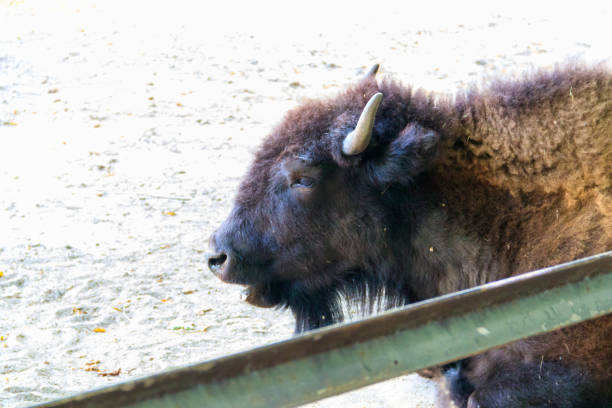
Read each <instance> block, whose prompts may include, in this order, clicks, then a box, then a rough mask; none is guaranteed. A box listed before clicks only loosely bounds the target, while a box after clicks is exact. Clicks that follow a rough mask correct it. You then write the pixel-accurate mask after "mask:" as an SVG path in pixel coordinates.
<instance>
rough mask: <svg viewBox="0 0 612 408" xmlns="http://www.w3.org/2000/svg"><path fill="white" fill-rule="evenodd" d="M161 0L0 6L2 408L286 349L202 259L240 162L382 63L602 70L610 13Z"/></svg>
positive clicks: (268, 320) (432, 72) (424, 398)
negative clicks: (282, 125) (296, 109)
mask: <svg viewBox="0 0 612 408" xmlns="http://www.w3.org/2000/svg"><path fill="white" fill-rule="evenodd" d="M170 3H171V2H163V4H162V2H144V1H132V2H120V1H116V0H107V1H95V0H94V1H85V0H81V1H78V0H56V1H44V0H31V1H29V0H23V1H17V0H15V1H9V0H0V407H23V406H29V405H32V404H34V403H40V402H44V401H48V400H51V399H56V398H59V397H63V396H67V395H70V394H74V393H78V392H82V391H85V390H87V389H90V388H93V387H100V386H104V385H108V384H111V383H115V382H118V381H122V380H127V379H129V378H132V377H137V376H143V375H147V374H151V373H154V372H156V371H160V370H163V369H167V368H171V367H176V366H180V365H184V364H188V363H195V362H198V361H202V360H206V359H209V358H212V357H216V356H220V355H223V354H227V353H230V352H235V351H239V350H244V349H247V348H250V347H253V346H257V345H263V344H266V343H270V342H273V341H277V340H280V339H284V338H287V337H288V336H290V335H291V332H292V325H293V322H292V318H291V316H290V314H289V313H288V312H286V311H273V310H268V309H265V310H263V309H257V308H254V307H251V306H249V305H247V304H246V303H244V302H242V301H241V293H240V292H241V289H240V288H239V287H233V286H231V285H226V284H222V283H221V282H219V281H218V280H217V279H216V278H214V277H213V276H212V275H211V274H210V273H209V272H208V271H207V269H206V267H205V261H204V252H205V251H206V249H207V241H208V236H209V235H210V233H211V232H212V231H213V230H214V229H215V228H216V226H217V225H218V224H219V223H220V222H221V220H222V219H223V218H224V216H225V215H226V213H227V212H228V211H229V208H230V206H231V201H232V196H233V194H234V191H235V189H236V186H237V184H238V182H239V180H240V176H241V174H242V173H243V172H244V171H245V168H246V166H247V165H248V163H249V161H250V157H251V155H252V153H253V151H254V150H255V149H256V147H257V145H258V144H259V142H260V141H261V140H262V138H263V137H264V136H265V134H266V132H267V131H268V130H269V129H270V128H271V127H272V126H273V125H274V124H275V123H276V122H277V121H278V120H280V118H281V116H282V115H283V113H284V112H285V111H287V109H289V108H291V107H293V106H295V105H296V104H297V103H299V101H300V100H301V99H302V98H305V97H319V96H325V95H332V94H334V93H335V92H337V91H338V90H340V89H342V88H343V87H344V86H345V85H347V84H349V83H351V82H353V81H354V80H356V79H357V78H359V77H360V76H361V75H362V74H363V73H364V72H365V71H366V70H367V69H368V68H369V67H370V66H371V65H372V64H373V63H376V62H377V63H380V64H381V66H382V69H381V73H382V75H388V76H392V77H394V78H397V79H401V80H402V81H403V82H405V83H410V84H414V85H417V86H422V87H424V88H426V89H429V90H432V91H437V92H443V93H454V92H456V91H457V90H461V89H464V88H465V87H466V86H469V85H470V84H474V83H475V84H479V83H481V82H482V81H483V80H485V79H486V78H489V77H491V76H504V75H506V76H512V75H516V74H517V73H519V72H522V71H525V70H531V69H533V68H535V67H551V66H553V65H554V63H556V62H559V61H563V60H566V59H567V58H579V59H582V60H585V61H607V62H608V63H609V62H610V61H611V60H610V58H611V56H612V49H611V48H610V43H609V41H610V38H612V28H611V26H610V24H609V22H610V21H612V13H611V8H612V6H609V5H608V4H609V2H604V1H602V2H588V1H587V2H581V3H580V10H576V9H575V7H573V8H571V9H570V7H569V6H568V7H567V9H564V8H563V7H561V6H559V5H558V4H555V6H554V7H555V8H554V9H552V10H549V9H548V7H547V6H546V5H542V6H538V7H539V8H537V7H536V6H535V4H531V3H535V2H519V3H518V4H517V3H516V2H514V3H512V6H510V5H506V6H501V8H500V7H498V8H497V9H496V8H494V6H488V5H485V4H480V3H476V2H467V3H466V2H460V3H461V5H457V6H452V7H450V6H448V5H446V4H445V3H443V2H434V3H430V4H429V5H428V6H426V7H422V6H420V7H419V8H418V9H414V8H411V7H410V6H409V4H410V3H412V2H402V3H405V4H403V5H398V4H395V2H385V1H380V2H375V3H371V2H363V3H360V2H352V3H350V6H349V5H348V4H344V3H337V4H336V3H334V4H328V3H331V2H322V1H314V2H307V3H308V6H307V8H306V6H302V5H300V6H298V5H295V4H286V3H290V2H269V3H266V2H263V3H262V2H252V3H257V4H252V3H246V2H245V3H240V2H228V4H225V5H221V6H219V5H216V6H214V7H211V6H204V4H207V3H204V2H178V3H172V4H170ZM534 7H535V8H534ZM521 10H522V11H521ZM525 10H528V12H525ZM434 394H435V392H434V387H433V385H432V384H431V383H430V382H428V381H426V380H424V379H421V378H420V377H418V376H415V375H411V376H406V377H402V378H399V379H396V380H393V381H390V382H386V383H383V384H379V385H375V386H371V387H368V388H365V389H362V390H359V391H356V392H352V393H348V394H345V395H342V396H339V397H334V398H330V399H328V400H325V401H321V402H318V403H314V404H311V405H309V407H313V408H314V407H320V408H322V407H337V406H351V407H352V406H356V407H400V406H401V407H423V408H424V407H432V406H433V404H434V402H433V401H434Z"/></svg>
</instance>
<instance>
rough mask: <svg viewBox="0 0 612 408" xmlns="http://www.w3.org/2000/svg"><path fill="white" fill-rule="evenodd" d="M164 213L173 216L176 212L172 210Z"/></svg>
mask: <svg viewBox="0 0 612 408" xmlns="http://www.w3.org/2000/svg"><path fill="white" fill-rule="evenodd" d="M165 214H166V215H169V216H170V217H174V216H175V215H176V212H174V211H166V212H165Z"/></svg>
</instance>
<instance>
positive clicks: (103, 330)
mask: <svg viewBox="0 0 612 408" xmlns="http://www.w3.org/2000/svg"><path fill="white" fill-rule="evenodd" d="M93 331H94V333H105V332H106V329H103V328H102V327H96V328H95V329H93Z"/></svg>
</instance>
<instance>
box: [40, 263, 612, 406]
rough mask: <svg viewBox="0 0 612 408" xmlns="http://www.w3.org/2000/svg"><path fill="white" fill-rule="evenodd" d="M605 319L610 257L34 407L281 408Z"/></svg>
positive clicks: (609, 304)
mask: <svg viewBox="0 0 612 408" xmlns="http://www.w3.org/2000/svg"><path fill="white" fill-rule="evenodd" d="M611 312H612V252H607V253H603V254H600V255H596V256H593V257H590V258H585V259H582V260H579V261H574V262H570V263H567V264H563V265H559V266H555V267H551V268H547V269H542V270H539V271H535V272H531V273H528V274H525V275H521V276H517V277H513V278H510V279H505V280H502V281H498V282H493V283H490V284H487V285H483V286H479V287H476V288H473V289H469V290H465V291H461V292H457V293H453V294H450V295H447V296H442V297H439V298H436V299H433V300H429V301H425V302H420V303H417V304H413V305H410V306H408V307H405V308H402V309H398V310H394V311H389V312H386V313H383V314H381V315H378V316H375V317H372V318H367V319H365V320H361V321H358V322H353V323H348V324H343V325H339V326H335V327H329V328H324V329H321V330H317V331H313V332H310V333H307V334H305V335H303V336H300V337H296V338H293V339H290V340H287V341H283V342H279V343H275V344H271V345H269V346H265V347H260V348H256V349H253V350H249V351H245V352H242V353H238V354H234V355H230V356H226V357H222V358H218V359H215V360H210V361H206V362H203V363H200V364H195V365H190V366H186V367H183V368H179V369H175V370H171V371H167V372H162V373H160V374H157V375H153V376H150V377H145V378H141V379H137V380H133V381H127V382H123V383H120V384H117V385H114V386H110V387H106V388H101V389H98V390H94V391H91V392H88V393H84V394H80V395H76V396H73V397H70V398H66V399H63V400H58V401H54V402H51V403H47V404H43V405H39V406H38V407H49V408H50V407H55V408H68V407H79V408H81V407H92V408H94V407H95V408H102V407H112V408H120V407H133V408H136V407H138V408H145V407H146V408H153V407H160V408H162V407H163V408H167V407H181V408H191V407H193V408H196V407H197V408H201V407H240V408H243V407H266V408H269V407H288V406H296V405H300V404H304V403H307V402H311V401H316V400H319V399H322V398H325V397H329V396H332V395H336V394H340V393H343V392H346V391H349V390H352V389H355V388H359V387H363V386H365V385H368V384H372V383H376V382H379V381H383V380H386V379H389V378H392V377H397V376H400V375H402V374H406V373H409V372H413V371H415V370H418V369H421V368H425V367H430V366H434V365H438V364H442V363H446V362H450V361H453V360H457V359H460V358H463V357H466V356H469V355H473V354H476V353H479V352H482V351H484V350H487V349H489V348H492V347H495V346H499V345H502V344H505V343H508V342H511V341H513V340H517V339H520V338H523V337H528V336H531V335H534V334H538V333H544V332H547V331H551V330H554V329H557V328H560V327H563V326H568V325H571V324H574V323H578V322H581V321H584V320H588V319H591V318H595V317H598V316H602V315H605V314H607V313H611Z"/></svg>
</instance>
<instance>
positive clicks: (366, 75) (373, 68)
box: [363, 64, 380, 79]
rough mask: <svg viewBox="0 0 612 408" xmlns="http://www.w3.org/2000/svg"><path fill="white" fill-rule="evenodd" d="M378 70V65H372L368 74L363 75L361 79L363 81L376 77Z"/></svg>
mask: <svg viewBox="0 0 612 408" xmlns="http://www.w3.org/2000/svg"><path fill="white" fill-rule="evenodd" d="M378 68H380V64H374V66H373V67H372V68H370V70H369V71H368V73H367V74H365V77H363V79H367V78H372V77H374V76H376V73H377V72H378Z"/></svg>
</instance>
